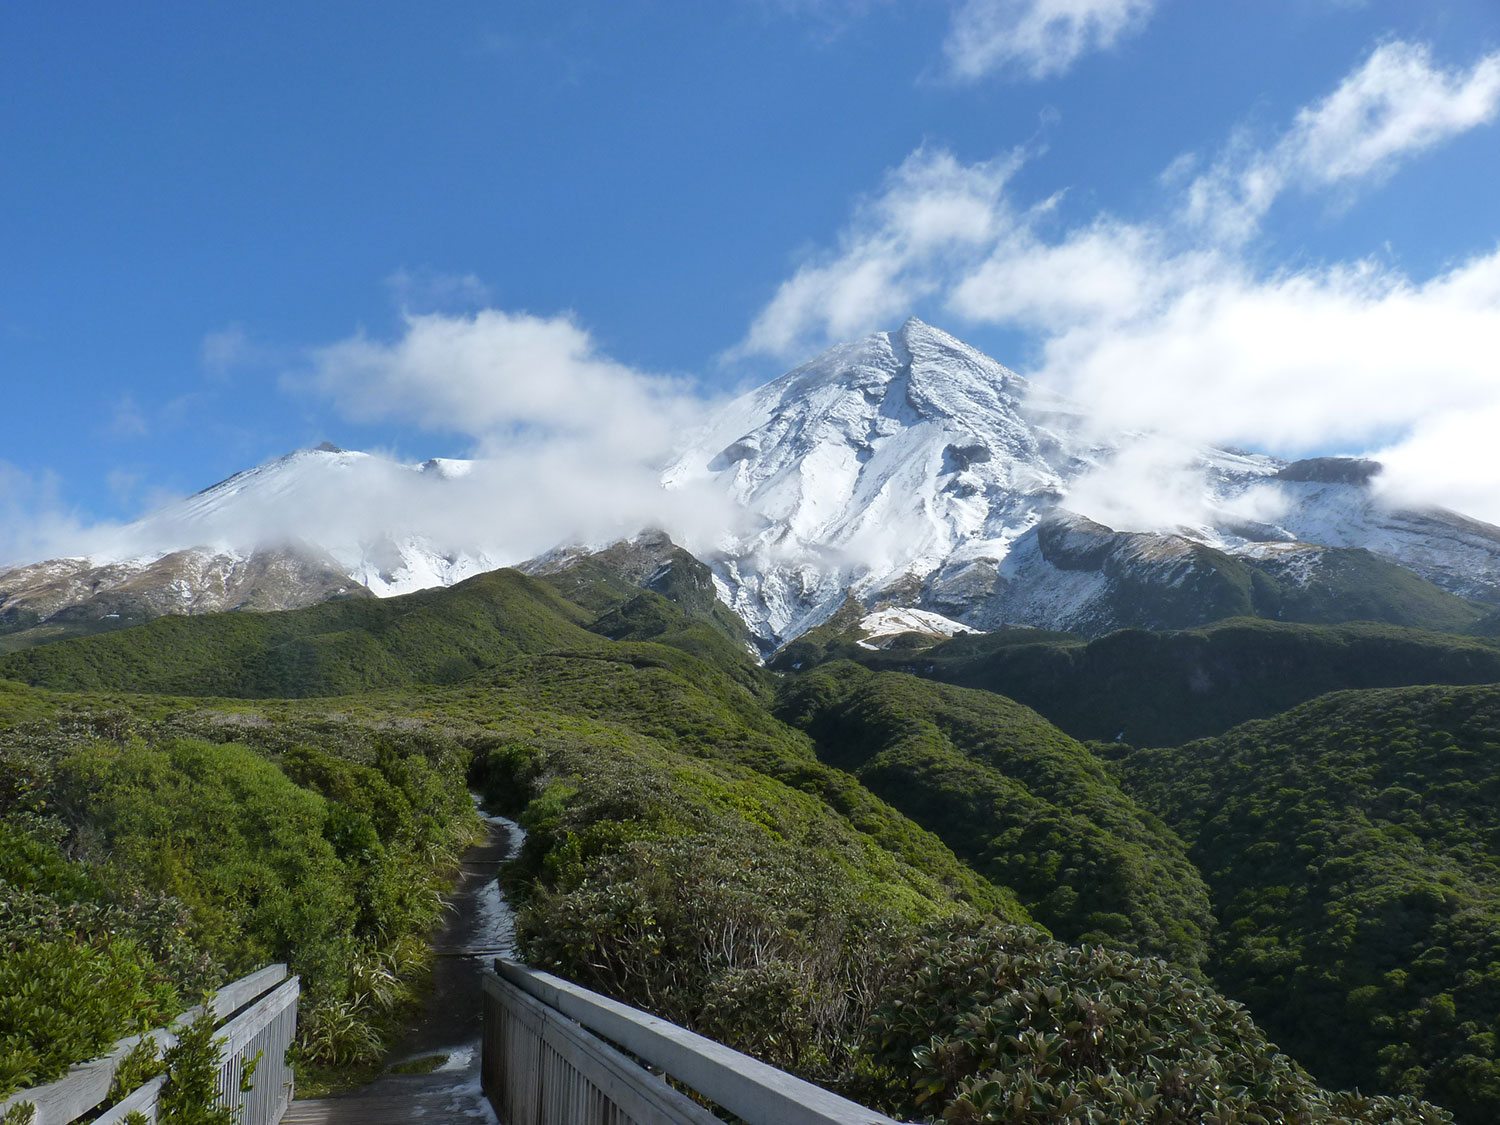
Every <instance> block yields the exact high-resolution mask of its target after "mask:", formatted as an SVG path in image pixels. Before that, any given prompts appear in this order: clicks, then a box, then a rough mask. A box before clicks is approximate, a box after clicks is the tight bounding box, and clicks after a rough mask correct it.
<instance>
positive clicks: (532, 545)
mask: <svg viewBox="0 0 1500 1125" xmlns="http://www.w3.org/2000/svg"><path fill="white" fill-rule="evenodd" d="M290 382H291V383H292V384H293V385H295V386H298V387H301V388H304V389H309V390H312V391H314V392H316V393H318V394H320V395H322V396H324V397H326V398H328V399H329V400H330V401H331V402H332V403H333V405H334V406H335V407H336V409H338V411H339V412H340V413H342V414H343V415H344V416H345V417H347V418H350V419H353V420H356V421H376V420H381V419H399V420H401V421H403V422H405V423H407V424H411V425H415V426H418V427H420V428H424V429H428V430H433V431H439V432H448V433H457V434H462V435H464V436H466V437H468V438H470V439H471V440H472V442H473V448H474V452H475V454H476V456H478V457H479V458H480V460H481V462H482V463H481V464H480V465H479V466H478V467H477V468H476V470H475V471H474V472H473V473H472V474H471V475H469V476H468V477H465V478H463V479H462V480H458V481H452V482H447V483H446V484H445V486H444V488H443V489H442V491H441V493H440V494H439V493H436V492H435V491H434V490H433V489H431V488H430V487H427V483H428V482H424V481H421V480H412V479H410V476H409V475H406V476H402V475H400V474H396V475H393V476H392V477H391V479H390V480H389V481H386V482H384V483H382V484H381V485H380V486H379V487H378V488H376V489H375V490H374V496H373V498H372V499H371V501H370V503H369V504H366V505H364V506H363V507H360V506H358V505H357V506H356V508H355V509H354V510H352V511H351V510H341V509H340V504H341V503H342V504H345V505H347V503H348V501H347V497H344V494H343V493H342V492H340V494H339V495H340V497H344V498H343V499H342V500H340V499H339V498H338V497H331V498H330V500H329V503H328V504H325V505H323V506H322V509H321V510H322V511H323V514H322V515H317V516H313V517H309V514H308V513H306V512H299V513H289V512H281V511H278V512H277V513H275V514H274V516H273V517H272V519H271V524H270V526H269V527H268V529H267V531H265V532H263V533H262V537H264V536H265V535H267V534H270V533H271V532H272V531H274V529H275V528H276V527H278V526H282V527H291V528H292V529H294V530H295V528H296V526H297V525H298V524H299V523H303V522H304V521H305V520H306V519H307V518H316V519H318V520H323V519H331V520H334V521H336V523H335V526H336V527H338V528H340V529H343V531H342V532H341V534H342V535H343V536H344V537H346V538H347V537H350V536H353V537H354V538H372V537H376V536H378V535H379V533H380V532H382V531H384V530H389V529H391V528H395V527H399V528H402V529H411V530H412V531H414V532H415V533H417V534H426V535H430V536H432V537H433V538H434V539H435V540H436V541H438V542H443V543H467V544H470V545H472V546H476V547H478V548H481V549H484V550H486V551H489V552H490V553H491V554H492V555H495V556H498V557H500V558H503V559H505V560H506V561H510V562H516V561H520V560H522V559H524V558H527V557H529V556H530V555H533V554H536V553H538V552H540V551H543V550H546V549H548V548H550V547H552V546H555V545H556V544H558V543H559V542H570V541H595V542H597V541H601V540H604V539H608V538H612V537H617V536H621V535H628V534H633V533H634V532H637V531H639V530H640V529H641V528H643V527H647V526H658V527H664V528H665V529H666V530H668V531H669V532H671V533H672V534H673V535H674V536H675V537H676V538H678V541H679V542H683V543H685V544H689V545H693V544H707V543H709V542H711V541H713V540H714V539H716V538H717V537H718V535H719V534H721V533H722V531H723V530H724V528H725V527H726V526H727V525H728V523H729V522H730V521H731V520H732V519H733V518H734V516H733V513H731V512H730V511H729V510H728V508H727V502H726V501H724V500H723V499H721V498H714V497H709V496H707V495H706V494H703V493H700V492H697V491H694V490H691V489H687V490H674V491H673V492H668V491H666V490H664V489H663V488H662V486H661V480H660V473H661V469H662V466H663V462H664V460H665V458H666V457H667V455H668V454H669V453H670V452H671V451H672V450H673V449H674V448H675V447H676V444H677V443H678V441H679V440H680V438H681V435H682V433H683V431H684V430H685V429H686V428H688V427H689V426H691V425H694V424H696V423H697V422H699V421H700V420H701V418H702V415H703V412H704V411H705V410H706V409H707V407H708V406H709V405H710V404H709V403H708V402H707V400H706V399H705V398H704V397H703V396H702V395H701V394H700V393H699V392H698V390H697V389H696V387H694V386H693V385H692V384H691V383H689V382H687V381H685V380H682V379H676V378H670V377H666V376H662V375H657V374H652V373H648V372H642V371H639V370H636V369H634V368H632V367H629V366H627V365H625V364H622V363H619V362H617V361H615V360H612V359H610V358H609V357H607V356H605V355H603V354H602V353H601V352H600V351H599V350H598V348H597V346H596V345H595V343H594V341H593V339H592V337H591V336H590V334H589V333H588V332H587V331H586V330H585V329H584V328H582V327H581V326H580V325H579V324H578V323H577V322H576V321H575V320H573V319H572V318H571V317H566V316H560V317H539V316H533V315H530V314H527V313H511V312H505V311H502V310H498V309H485V310H482V311H480V312H478V313H474V314H472V315H467V316H446V315H441V314H427V315H422V316H411V315H409V316H407V317H406V318H405V324H404V329H403V331H402V332H401V334H400V335H399V336H398V337H397V338H395V339H393V340H375V339H371V338H370V337H368V336H365V335H356V336H353V337H350V338H349V339H346V340H343V341H340V342H338V343H335V344H332V345H329V346H327V347H323V348H319V349H317V350H316V351H315V352H314V353H313V354H312V357H311V370H310V371H309V372H307V373H304V374H303V375H301V376H298V377H295V378H294V379H292V380H290Z"/></svg>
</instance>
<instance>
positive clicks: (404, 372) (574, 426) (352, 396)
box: [308, 309, 697, 458]
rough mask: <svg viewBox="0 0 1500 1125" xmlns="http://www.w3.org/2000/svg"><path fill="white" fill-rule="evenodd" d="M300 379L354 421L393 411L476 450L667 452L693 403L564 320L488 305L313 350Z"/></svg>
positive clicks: (669, 382)
mask: <svg viewBox="0 0 1500 1125" xmlns="http://www.w3.org/2000/svg"><path fill="white" fill-rule="evenodd" d="M308 382H310V384H311V385H312V386H313V387H314V388H315V389H316V390H318V391H319V392H320V393H322V394H323V395H325V396H327V397H328V398H330V399H331V400H332V401H333V402H334V403H335V405H336V406H337V407H338V408H339V410H340V411H341V412H342V413H343V414H345V415H346V416H347V417H349V418H353V419H355V420H358V421H375V420H379V419H388V418H399V419H401V420H403V421H406V422H408V423H412V424H415V425H417V426H419V427H422V428H424V429H429V430H443V431H448V432H452V433H459V434H464V435H467V436H469V437H471V438H474V439H476V440H477V441H479V442H481V443H482V444H485V445H496V444H503V443H506V442H509V441H511V440H513V439H515V438H516V436H517V435H524V434H528V433H529V434H533V435H534V434H538V433H541V434H547V435H555V436H558V437H564V438H580V439H584V440H587V441H588V442H590V443H593V444H595V445H597V446H600V447H604V448H609V449H618V450H622V451H628V452H629V453H631V454H632V455H639V456H641V457H643V458H647V457H650V456H653V455H655V454H657V453H660V452H663V451H664V450H665V449H667V448H668V446H669V445H670V442H671V440H672V438H673V436H674V435H675V434H676V433H678V432H679V427H680V426H681V425H682V424H683V422H684V420H685V418H686V417H688V416H690V415H691V413H692V411H693V410H694V407H695V404H696V402H697V400H696V398H695V397H694V396H693V394H692V393H691V388H690V387H689V386H688V385H687V384H685V383H684V382H683V381H681V380H677V379H671V378H667V377H664V376H660V375H651V374H647V373H644V372H641V371H636V370H634V369H632V368H629V367H627V366H625V365H623V364H620V363H617V362H615V361H614V360H611V359H609V358H608V357H607V356H604V355H601V354H600V353H599V352H598V350H597V349H596V347H595V345H594V342H593V339H592V338H591V337H590V335H589V334H588V332H587V331H585V330H584V329H583V328H581V327H580V326H579V325H578V324H577V323H576V322H575V321H574V320H572V319H571V318H570V317H538V316H532V315H529V314H527V313H509V312H504V311H501V310H498V309H484V310H482V311H480V312H477V313H474V314H472V315H468V316H446V315H443V314H439V313H428V314H424V315H420V316H417V315H408V316H407V317H406V318H405V331H404V332H403V333H402V335H401V336H400V337H399V338H398V339H396V340H394V341H382V340H373V339H371V338H369V337H368V336H365V335H363V334H361V335H356V336H353V337H350V338H349V339H347V340H343V341H340V342H338V343H336V344H332V345H329V346H327V347H323V348H319V349H317V350H316V352H315V353H314V355H313V370H312V373H311V375H310V377H309V378H308Z"/></svg>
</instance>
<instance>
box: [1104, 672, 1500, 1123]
mask: <svg viewBox="0 0 1500 1125" xmlns="http://www.w3.org/2000/svg"><path fill="white" fill-rule="evenodd" d="M1119 772H1120V775H1121V777H1122V778H1123V780H1124V783H1125V786H1126V788H1127V789H1128V790H1129V791H1130V792H1132V793H1134V794H1135V795H1136V796H1137V797H1138V798H1139V799H1140V800H1141V801H1142V802H1143V803H1144V804H1146V805H1148V806H1150V807H1151V808H1153V809H1155V810H1156V811H1158V812H1159V813H1160V814H1161V815H1162V816H1163V817H1164V818H1165V819H1166V820H1167V822H1168V823H1170V824H1171V825H1172V826H1173V827H1174V828H1176V829H1177V831H1178V832H1179V833H1180V834H1181V835H1182V837H1183V838H1184V839H1185V840H1187V841H1188V844H1189V846H1190V849H1191V852H1190V854H1191V856H1192V858H1193V860H1194V862H1196V863H1197V865H1198V867H1199V869H1200V870H1201V871H1202V872H1203V873H1204V877H1205V878H1206V879H1207V881H1208V885H1209V888H1210V890H1211V892H1212V894H1213V900H1214V908H1215V912H1216V914H1217V916H1218V921H1219V930H1218V937H1217V939H1216V941H1215V943H1214V949H1213V956H1212V958H1211V961H1210V972H1211V974H1212V975H1213V977H1214V979H1215V980H1216V981H1217V982H1218V983H1219V984H1220V985H1221V986H1222V987H1223V988H1224V989H1225V990H1226V991H1227V992H1228V993H1229V994H1230V995H1232V996H1235V997H1237V998H1239V999H1241V1000H1243V1001H1245V1002H1246V1003H1247V1004H1249V1006H1250V1008H1251V1010H1252V1011H1254V1012H1255V1014H1256V1016H1257V1018H1258V1019H1260V1020H1262V1021H1264V1023H1265V1025H1266V1026H1267V1028H1268V1029H1269V1030H1270V1031H1271V1033H1272V1034H1273V1035H1275V1036H1276V1037H1277V1038H1278V1039H1279V1040H1280V1041H1281V1043H1282V1044H1283V1045H1284V1046H1286V1047H1287V1048H1289V1049H1290V1050H1291V1051H1292V1053H1293V1054H1294V1055H1295V1056H1296V1057H1297V1058H1298V1059H1300V1060H1301V1061H1303V1062H1304V1063H1306V1064H1307V1065H1308V1066H1310V1067H1311V1068H1312V1069H1313V1071H1314V1072H1315V1073H1316V1074H1317V1075H1318V1076H1319V1077H1320V1078H1321V1079H1323V1080H1324V1081H1327V1082H1330V1083H1334V1084H1336V1085H1341V1086H1342V1085H1350V1084H1355V1083H1357V1084H1359V1085H1361V1086H1364V1087H1367V1088H1371V1087H1373V1088H1377V1089H1382V1090H1391V1091H1401V1092H1405V1093H1411V1094H1415V1095H1419V1096H1421V1097H1426V1098H1430V1099H1432V1100H1434V1101H1437V1102H1440V1103H1441V1104H1443V1105H1445V1106H1448V1107H1450V1108H1452V1109H1454V1110H1456V1111H1457V1112H1458V1114H1459V1117H1460V1119H1461V1120H1463V1121H1467V1122H1474V1123H1479V1122H1491V1121H1495V1120H1497V1119H1500V1039H1497V1035H1500V861H1497V858H1496V857H1497V852H1500V688H1497V687H1418V688H1405V689H1398V690H1388V691H1365V692H1344V693H1339V694H1335V695H1329V696H1325V697H1323V698H1321V699H1319V700H1317V701H1315V702H1312V703H1308V704H1305V705H1303V706H1301V707H1298V708H1296V709H1295V710H1293V711H1290V712H1288V713H1287V714H1285V715H1281V716H1278V717H1277V718H1274V719H1270V720H1266V721H1262V722H1254V723H1248V724H1246V725H1244V726H1241V727H1237V728H1235V729H1234V730H1232V731H1230V732H1228V733H1227V734H1225V735H1223V736H1221V737H1219V738H1215V739H1209V740H1205V741H1201V742H1195V743H1191V744H1189V745H1187V746H1184V747H1182V748H1180V749H1176V750H1140V751H1134V752H1127V753H1125V754H1124V756H1123V757H1122V759H1121V761H1120V762H1119Z"/></svg>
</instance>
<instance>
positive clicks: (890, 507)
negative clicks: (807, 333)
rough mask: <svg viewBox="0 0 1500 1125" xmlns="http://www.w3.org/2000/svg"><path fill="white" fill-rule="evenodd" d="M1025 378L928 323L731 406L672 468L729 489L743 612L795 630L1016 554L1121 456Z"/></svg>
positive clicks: (732, 570) (736, 589)
mask: <svg viewBox="0 0 1500 1125" xmlns="http://www.w3.org/2000/svg"><path fill="white" fill-rule="evenodd" d="M1026 392H1027V387H1026V383H1025V381H1024V380H1023V379H1022V378H1021V377H1020V376H1018V375H1016V374H1015V373H1014V372H1013V371H1010V370H1009V369H1007V368H1005V367H1003V366H1001V365H1000V364H998V363H996V362H995V361H994V360H992V359H990V358H989V357H988V356H985V355H983V354H982V353H980V352H978V351H976V350H974V349H973V348H970V347H968V346H967V345H966V344H963V343H961V342H959V341H958V340H955V339H954V338H953V337H951V336H948V335H947V334H946V333H942V332H939V331H938V330H937V329H934V328H931V327H929V326H928V325H925V324H923V323H921V322H920V321H917V320H911V321H908V322H907V323H906V325H904V326H903V327H902V328H901V330H900V331H898V332H890V333H886V332H881V333H876V334H874V335H872V336H868V337H866V338H865V339H863V340H859V341H856V342H854V343H851V344H845V345H841V346H839V347H836V348H833V349H832V350H830V351H828V352H826V353H824V354H823V355H821V356H819V357H818V358H817V359H815V360H813V361H812V362H811V363H808V364H806V365H804V366H802V367H799V368H797V369H796V370H795V371H792V372H790V373H788V374H786V375H784V376H782V377H781V378H780V379H777V380H775V381H774V382H772V383H769V384H767V385H766V386H764V387H761V388H760V389H758V390H755V391H751V392H750V393H749V394H747V395H744V396H742V397H741V398H739V399H738V400H736V401H735V402H733V403H731V404H730V405H729V406H727V407H726V408H725V409H724V410H723V411H722V412H721V413H720V414H719V415H718V416H717V417H716V418H715V419H714V420H713V421H712V422H711V423H710V424H709V425H708V426H707V427H705V428H704V430H703V431H702V432H701V433H699V434H698V435H696V436H695V437H694V438H693V440H692V444H691V446H690V447H689V448H688V449H687V450H686V451H685V452H684V453H683V454H682V455H681V456H680V457H679V458H678V459H677V461H676V463H675V464H674V465H672V466H671V467H670V468H669V469H668V470H667V472H666V473H665V475H664V477H663V480H664V482H665V483H666V484H667V486H668V487H669V488H674V487H687V486H690V485H701V484H702V483H703V482H704V481H705V480H708V481H712V482H713V483H714V484H716V485H717V486H718V487H720V488H723V489H725V490H727V491H728V493H729V494H730V496H731V497H732V498H733V499H734V500H735V501H736V502H737V503H738V504H739V505H740V506H741V507H742V508H744V509H745V511H746V512H747V513H748V515H749V517H750V519H751V527H750V528H749V530H748V531H746V532H731V533H728V534H726V536H725V537H724V538H723V540H721V541H720V542H719V543H717V544H715V545H714V553H715V556H716V557H715V567H716V570H718V571H719V572H720V576H721V578H722V579H723V580H724V582H725V584H726V586H727V587H728V589H729V591H730V597H731V602H730V604H731V606H732V607H733V608H734V609H735V610H736V612H738V613H739V614H740V615H741V616H742V617H743V618H745V620H746V621H747V622H749V623H750V625H751V627H752V629H754V630H755V631H756V632H757V633H759V634H760V635H762V636H767V637H779V638H785V637H789V636H793V635H796V634H797V633H799V632H802V631H803V630H805V629H806V628H808V627H809V626H811V625H812V624H816V623H817V621H818V620H821V618H822V617H824V616H826V615H827V614H828V613H830V612H832V610H833V609H835V608H836V607H837V606H838V605H839V604H841V602H842V599H843V593H844V591H845V590H846V589H849V588H851V587H852V588H853V589H854V591H855V593H856V594H858V595H860V596H865V595H868V594H871V593H874V592H876V591H879V590H881V589H883V588H885V587H886V586H888V585H889V584H890V583H892V582H894V581H896V580H898V579H903V578H908V579H911V580H915V581H917V582H920V581H921V580H922V579H923V578H925V577H926V576H928V575H931V574H933V573H934V572H936V571H938V570H939V569H940V568H947V569H950V570H951V569H953V568H956V567H962V566H963V564H964V563H965V561H966V560H973V559H983V558H996V559H998V558H1003V557H1004V556H1005V555H1006V554H1007V553H1008V552H1009V548H1010V544H1011V543H1012V542H1014V540H1015V539H1016V538H1017V537H1018V536H1019V535H1021V534H1022V533H1023V532H1024V531H1026V530H1027V529H1028V528H1029V527H1031V526H1033V525H1034V524H1035V523H1036V522H1037V520H1038V519H1039V518H1040V517H1041V515H1042V514H1043V513H1044V512H1046V511H1048V510H1050V509H1052V508H1053V507H1055V506H1056V504H1057V502H1058V500H1059V498H1060V497H1061V495H1062V492H1063V490H1064V488H1065V486H1066V482H1067V480H1068V479H1069V478H1071V477H1073V476H1077V475H1078V474H1080V473H1081V472H1083V471H1085V470H1087V469H1089V468H1093V467H1096V466H1097V465H1098V463H1099V458H1100V457H1101V455H1102V454H1103V453H1104V452H1106V451H1104V450H1101V449H1095V448H1090V447H1088V446H1087V445H1086V444H1085V443H1081V442H1079V441H1078V440H1076V439H1074V438H1072V437H1071V436H1070V435H1069V434H1068V433H1067V432H1066V431H1064V430H1061V429H1058V428H1054V427H1053V426H1052V425H1051V424H1049V422H1050V420H1048V419H1033V418H1028V417H1027V416H1026V413H1025V407H1024V400H1025V397H1026Z"/></svg>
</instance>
